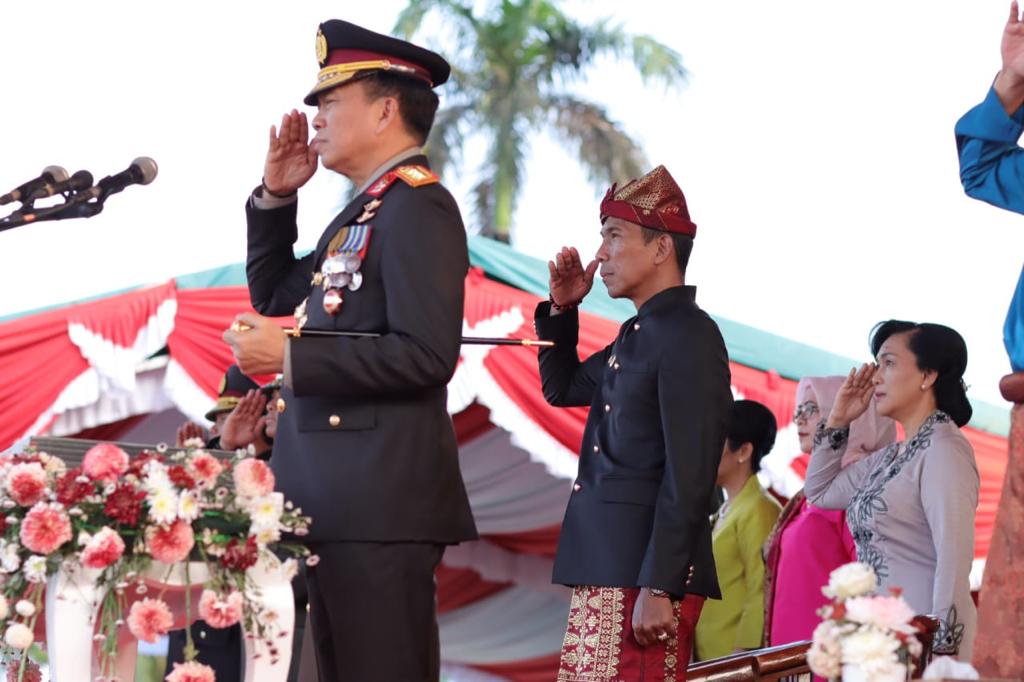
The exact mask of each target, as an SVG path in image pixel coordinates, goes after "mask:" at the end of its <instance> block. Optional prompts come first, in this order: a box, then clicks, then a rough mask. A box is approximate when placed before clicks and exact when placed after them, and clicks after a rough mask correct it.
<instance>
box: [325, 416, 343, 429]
mask: <svg viewBox="0 0 1024 682" xmlns="http://www.w3.org/2000/svg"><path fill="white" fill-rule="evenodd" d="M327 421H328V422H330V424H331V426H341V417H339V416H338V415H336V414H332V415H331V416H330V417H328V418H327Z"/></svg>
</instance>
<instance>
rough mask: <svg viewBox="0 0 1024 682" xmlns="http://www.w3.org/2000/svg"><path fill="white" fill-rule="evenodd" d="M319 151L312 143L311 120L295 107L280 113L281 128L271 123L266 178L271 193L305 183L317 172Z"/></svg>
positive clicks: (264, 175)
mask: <svg viewBox="0 0 1024 682" xmlns="http://www.w3.org/2000/svg"><path fill="white" fill-rule="evenodd" d="M316 164H317V156H316V152H315V151H314V150H313V148H312V147H311V146H310V145H309V122H308V121H307V120H306V115H305V114H300V113H299V112H298V111H296V110H295V109H292V110H291V112H290V113H287V114H285V115H284V116H282V117H281V131H280V134H279V133H278V131H277V129H276V128H275V127H274V126H270V147H269V149H268V150H267V161H266V164H265V165H264V166H263V182H264V184H265V185H266V186H267V189H269V190H270V191H271V192H272V193H274V194H278V195H286V194H291V193H292V192H295V191H296V190H297V189H299V188H300V187H302V186H303V185H305V184H306V183H307V182H308V181H309V179H310V178H311V177H313V173H315V172H316Z"/></svg>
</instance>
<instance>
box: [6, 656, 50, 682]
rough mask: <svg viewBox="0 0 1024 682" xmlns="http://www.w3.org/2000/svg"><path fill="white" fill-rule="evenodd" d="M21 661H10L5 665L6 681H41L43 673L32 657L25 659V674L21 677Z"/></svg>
mask: <svg viewBox="0 0 1024 682" xmlns="http://www.w3.org/2000/svg"><path fill="white" fill-rule="evenodd" d="M20 672H21V663H20V662H18V661H10V662H9V663H8V665H7V682H42V679H43V673H42V671H41V670H40V669H39V666H38V665H37V664H36V662H35V661H33V660H32V659H28V660H26V661H25V674H24V675H23V676H21V677H19V676H18V675H19V674H20Z"/></svg>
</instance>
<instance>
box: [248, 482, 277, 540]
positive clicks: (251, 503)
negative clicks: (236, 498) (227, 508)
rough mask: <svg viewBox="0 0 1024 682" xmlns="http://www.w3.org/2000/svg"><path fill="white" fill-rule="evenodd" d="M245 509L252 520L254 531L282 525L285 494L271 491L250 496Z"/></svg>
mask: <svg viewBox="0 0 1024 682" xmlns="http://www.w3.org/2000/svg"><path fill="white" fill-rule="evenodd" d="M245 510H246V511H247V512H248V513H249V519H250V521H251V522H252V532H253V533H257V532H259V531H260V530H264V529H268V528H273V529H275V530H276V529H277V528H278V527H279V526H280V525H281V514H282V513H284V494H283V493H278V492H274V493H270V494H269V495H264V496H263V497H254V498H249V499H247V500H246V502H245Z"/></svg>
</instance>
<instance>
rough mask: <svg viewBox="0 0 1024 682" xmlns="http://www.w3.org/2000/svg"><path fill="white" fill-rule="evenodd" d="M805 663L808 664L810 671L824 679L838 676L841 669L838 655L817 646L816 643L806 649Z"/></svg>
mask: <svg viewBox="0 0 1024 682" xmlns="http://www.w3.org/2000/svg"><path fill="white" fill-rule="evenodd" d="M807 665H808V666H810V668H811V672H813V673H814V674H815V675H817V676H819V677H824V678H825V679H833V678H837V677H839V673H840V672H841V669H842V666H841V659H840V657H839V656H838V655H836V654H834V653H832V652H830V651H828V650H826V649H824V648H822V647H820V646H818V644H817V643H815V644H813V645H812V646H811V648H810V649H808V650H807Z"/></svg>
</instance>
